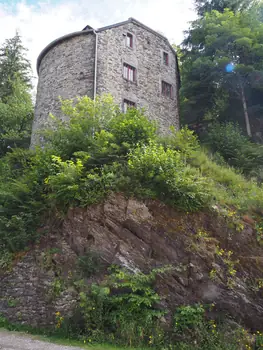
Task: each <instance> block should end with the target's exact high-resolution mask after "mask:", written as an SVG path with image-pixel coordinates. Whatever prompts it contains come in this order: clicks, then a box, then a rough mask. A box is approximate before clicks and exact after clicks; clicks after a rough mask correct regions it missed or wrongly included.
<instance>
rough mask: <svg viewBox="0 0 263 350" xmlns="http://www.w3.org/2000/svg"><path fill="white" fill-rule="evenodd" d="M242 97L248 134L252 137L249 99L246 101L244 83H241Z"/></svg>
mask: <svg viewBox="0 0 263 350" xmlns="http://www.w3.org/2000/svg"><path fill="white" fill-rule="evenodd" d="M241 99H242V104H243V110H244V116H245V121H246V128H247V134H248V136H249V137H252V134H251V127H250V121H249V116H248V111H247V101H246V96H245V91H244V86H243V84H241Z"/></svg>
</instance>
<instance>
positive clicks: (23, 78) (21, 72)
mask: <svg viewBox="0 0 263 350" xmlns="http://www.w3.org/2000/svg"><path fill="white" fill-rule="evenodd" d="M26 51H27V50H26V49H25V47H24V46H23V44H22V40H21V36H20V35H19V34H18V32H16V35H15V36H14V37H13V38H11V39H7V40H6V41H5V42H4V43H3V44H2V46H1V47H0V100H2V101H3V102H4V103H6V99H7V98H8V97H12V96H13V95H14V92H15V90H14V87H15V86H14V82H15V81H16V80H17V79H18V80H19V81H20V82H21V83H22V85H25V86H26V87H27V88H30V87H31V76H30V74H31V65H30V62H29V61H28V60H27V58H26V57H25V52H26Z"/></svg>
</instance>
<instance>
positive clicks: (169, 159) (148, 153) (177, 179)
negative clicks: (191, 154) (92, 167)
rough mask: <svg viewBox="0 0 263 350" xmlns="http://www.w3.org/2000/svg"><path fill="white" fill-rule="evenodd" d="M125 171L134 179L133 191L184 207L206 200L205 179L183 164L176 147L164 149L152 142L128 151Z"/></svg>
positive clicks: (192, 207) (194, 206)
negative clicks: (126, 169) (174, 148)
mask: <svg viewBox="0 0 263 350" xmlns="http://www.w3.org/2000/svg"><path fill="white" fill-rule="evenodd" d="M128 172H129V176H130V177H131V178H132V179H133V180H135V181H137V183H136V185H134V188H135V189H136V191H137V192H136V194H141V195H145V194H146V195H151V196H152V197H153V198H159V199H161V200H164V201H165V202H167V203H169V204H171V205H173V206H176V207H178V208H180V209H182V210H186V211H194V210H199V209H201V208H203V207H204V206H205V205H207V203H208V201H209V198H210V194H209V192H208V191H207V181H206V179H205V178H204V177H202V176H201V175H200V173H199V171H198V170H196V169H194V168H191V167H189V166H187V165H186V164H185V163H184V162H183V157H182V155H181V153H180V152H179V151H175V150H172V149H169V148H167V149H166V150H165V149H164V147H163V146H162V145H158V144H157V143H155V142H151V143H150V144H149V145H148V146H141V147H138V148H136V149H135V150H133V151H131V153H130V154H129V160H128ZM145 189H146V190H147V191H146V193H145Z"/></svg>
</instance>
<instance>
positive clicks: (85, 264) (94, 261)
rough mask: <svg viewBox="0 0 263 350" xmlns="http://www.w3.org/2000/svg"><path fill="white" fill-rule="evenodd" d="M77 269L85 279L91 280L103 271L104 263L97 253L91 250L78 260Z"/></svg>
mask: <svg viewBox="0 0 263 350" xmlns="http://www.w3.org/2000/svg"><path fill="white" fill-rule="evenodd" d="M77 267H78V271H79V272H80V274H81V275H82V276H83V277H85V278H89V277H91V276H93V275H96V273H98V272H99V271H100V270H101V268H102V261H101V259H100V257H99V255H98V253H97V252H94V251H92V250H89V251H88V252H86V253H85V255H82V256H80V257H79V258H78V260H77Z"/></svg>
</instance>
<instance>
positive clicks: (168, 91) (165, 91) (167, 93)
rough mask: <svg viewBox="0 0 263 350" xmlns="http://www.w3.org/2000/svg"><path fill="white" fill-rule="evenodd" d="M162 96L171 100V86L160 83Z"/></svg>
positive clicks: (163, 82)
mask: <svg viewBox="0 0 263 350" xmlns="http://www.w3.org/2000/svg"><path fill="white" fill-rule="evenodd" d="M162 95H163V96H166V97H170V98H172V85H171V84H168V83H166V82H165V81H162Z"/></svg>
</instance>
